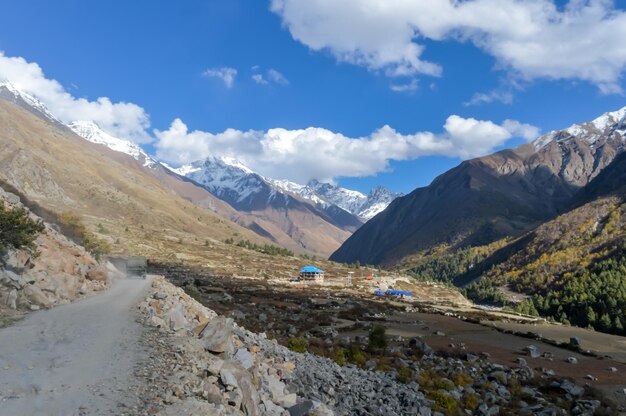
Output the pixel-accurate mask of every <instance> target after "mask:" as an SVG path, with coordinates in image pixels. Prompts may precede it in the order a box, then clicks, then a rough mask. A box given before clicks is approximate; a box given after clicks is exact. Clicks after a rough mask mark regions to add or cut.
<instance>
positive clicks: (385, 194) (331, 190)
mask: <svg viewBox="0 0 626 416" xmlns="http://www.w3.org/2000/svg"><path fill="white" fill-rule="evenodd" d="M299 186H300V187H301V189H300V190H299V191H298V192H297V193H298V194H299V195H300V196H302V197H303V198H307V199H311V200H313V198H317V199H321V200H323V201H325V202H326V203H330V204H333V205H336V206H338V207H340V208H341V209H343V210H345V211H348V212H349V213H351V214H354V215H356V216H357V217H359V218H361V219H362V220H365V221H367V220H369V219H371V218H373V217H374V216H375V215H376V214H378V213H379V212H381V211H383V210H384V209H385V208H387V206H388V205H389V204H390V203H391V201H393V200H394V199H395V198H397V197H398V196H400V194H396V193H394V192H391V191H389V190H387V189H385V188H383V187H376V188H374V189H372V191H371V192H370V193H369V195H365V194H363V193H361V192H358V191H353V190H350V189H346V188H342V187H340V186H336V185H333V184H330V183H324V182H318V181H316V180H312V181H310V182H309V183H308V184H307V185H306V186H302V185H299Z"/></svg>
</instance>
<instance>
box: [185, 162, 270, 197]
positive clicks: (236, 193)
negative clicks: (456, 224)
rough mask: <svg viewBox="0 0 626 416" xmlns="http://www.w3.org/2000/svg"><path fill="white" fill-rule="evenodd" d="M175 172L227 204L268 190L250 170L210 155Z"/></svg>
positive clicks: (266, 185)
mask: <svg viewBox="0 0 626 416" xmlns="http://www.w3.org/2000/svg"><path fill="white" fill-rule="evenodd" d="M174 172H176V173H178V174H179V175H182V176H185V177H187V178H189V179H191V180H193V181H195V182H197V183H199V184H200V185H202V186H204V187H205V188H207V189H208V190H209V191H210V192H211V193H213V194H214V195H216V196H218V197H219V198H222V199H225V200H227V202H235V203H242V202H244V201H245V200H246V199H248V197H250V196H252V195H254V194H257V193H260V192H262V191H264V190H266V189H267V188H269V187H270V186H269V184H267V183H266V182H265V180H264V179H263V178H262V177H261V176H260V175H257V174H256V173H254V172H253V171H252V169H250V168H248V167H247V166H246V165H244V164H243V163H241V162H240V161H238V160H237V159H234V158H229V157H216V156H209V157H207V158H206V159H204V160H198V161H196V162H193V163H191V164H189V165H184V166H181V167H180V168H178V169H174Z"/></svg>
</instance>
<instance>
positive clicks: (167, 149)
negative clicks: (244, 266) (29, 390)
mask: <svg viewBox="0 0 626 416" xmlns="http://www.w3.org/2000/svg"><path fill="white" fill-rule="evenodd" d="M443 129H444V131H443V132H442V133H439V134H435V133H432V132H418V133H415V134H408V135H404V134H401V133H398V132H397V131H396V130H394V129H393V128H391V127H389V126H383V127H382V128H380V129H378V130H376V131H374V132H373V133H371V134H370V135H369V136H366V137H358V138H349V137H346V136H344V135H342V134H340V133H335V132H332V131H330V130H327V129H323V128H315V127H309V128H307V129H301V130H286V129H281V128H276V129H270V130H267V131H254V130H249V131H245V132H244V131H240V130H234V129H228V130H226V131H224V132H222V133H217V134H213V133H208V132H203V131H189V130H188V128H187V126H186V125H185V124H184V123H183V122H182V121H181V120H180V119H176V120H175V121H174V122H173V123H172V125H171V126H170V128H169V129H168V130H165V131H155V135H156V136H157V139H158V140H157V143H156V149H157V155H158V157H159V158H161V159H163V160H164V161H166V162H168V163H171V164H174V165H180V164H184V163H189V162H192V161H195V160H198V159H201V158H204V157H207V156H209V155H216V156H230V157H235V158H237V159H239V160H241V161H242V162H243V163H245V164H246V165H248V166H250V167H251V168H252V169H254V170H255V171H257V172H260V173H261V174H263V175H267V176H270V177H274V178H286V179H291V180H294V181H298V182H306V181H308V180H310V179H313V178H315V179H319V180H332V179H333V178H334V177H339V176H352V177H354V176H368V175H374V174H376V173H378V172H381V171H384V170H386V169H388V168H389V162H390V161H391V160H412V159H416V158H418V157H421V156H429V155H446V156H456V157H462V158H467V157H474V156H481V155H484V154H487V153H490V152H492V151H493V150H494V148H496V147H499V146H501V145H503V144H504V143H505V142H506V141H507V140H509V139H510V138H512V137H514V136H521V135H523V136H524V137H525V138H526V135H529V134H530V132H534V134H537V133H538V130H537V129H536V128H535V127H533V126H530V125H528V124H522V123H519V122H517V121H513V120H507V121H505V122H504V123H503V124H502V125H498V124H496V123H493V122H491V121H481V120H476V119H473V118H469V119H466V118H462V117H459V116H457V115H452V116H450V117H448V119H447V120H446V123H445V125H444V128H443Z"/></svg>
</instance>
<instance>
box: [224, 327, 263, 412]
mask: <svg viewBox="0 0 626 416" xmlns="http://www.w3.org/2000/svg"><path fill="white" fill-rule="evenodd" d="M216 319H217V318H216ZM220 378H221V380H222V383H223V384H225V385H227V386H233V387H236V388H237V389H238V390H239V391H240V392H241V396H242V399H241V407H242V410H243V411H244V413H245V414H246V415H249V416H257V415H259V403H260V402H261V399H260V397H259V393H258V391H257V389H256V388H255V386H254V383H253V382H252V378H251V375H250V373H249V372H248V371H247V370H246V369H244V368H243V367H241V366H240V365H239V364H237V363H235V362H234V361H225V362H224V368H222V370H221V371H220Z"/></svg>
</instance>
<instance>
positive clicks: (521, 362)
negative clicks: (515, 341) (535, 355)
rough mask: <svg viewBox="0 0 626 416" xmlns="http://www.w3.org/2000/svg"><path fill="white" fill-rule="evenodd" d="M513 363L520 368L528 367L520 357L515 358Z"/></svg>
mask: <svg viewBox="0 0 626 416" xmlns="http://www.w3.org/2000/svg"><path fill="white" fill-rule="evenodd" d="M515 362H516V363H517V364H519V365H520V366H525V365H528V363H527V362H526V360H525V359H523V358H522V357H517V359H516V360H515Z"/></svg>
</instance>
